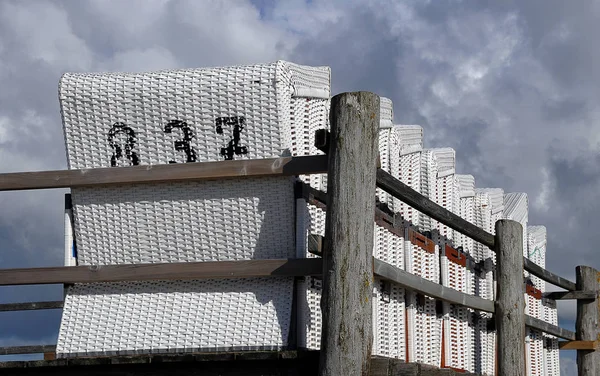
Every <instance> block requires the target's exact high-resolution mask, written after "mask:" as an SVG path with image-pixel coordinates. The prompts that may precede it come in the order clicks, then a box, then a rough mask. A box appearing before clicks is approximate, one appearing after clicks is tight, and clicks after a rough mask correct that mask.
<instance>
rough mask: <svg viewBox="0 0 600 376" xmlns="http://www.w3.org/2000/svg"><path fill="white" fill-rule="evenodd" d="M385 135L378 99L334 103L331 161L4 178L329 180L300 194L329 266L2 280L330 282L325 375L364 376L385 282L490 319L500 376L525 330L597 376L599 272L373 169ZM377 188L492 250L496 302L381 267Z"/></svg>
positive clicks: (73, 181)
mask: <svg viewBox="0 0 600 376" xmlns="http://www.w3.org/2000/svg"><path fill="white" fill-rule="evenodd" d="M378 127H379V97H377V96H376V95H374V94H371V93H364V92H361V93H344V94H340V95H338V96H336V97H334V98H333V99H332V108H331V133H329V132H323V131H322V132H317V134H316V137H315V144H316V145H317V147H319V148H320V149H321V150H323V151H325V152H326V154H327V155H321V156H308V157H287V158H273V159H262V160H240V161H223V162H206V163H186V164H171V165H164V166H134V167H121V168H99V169H84V170H68V171H44V172H26V173H7V174H0V191H9V190H33V189H47V188H63V187H82V186H99V185H102V186H105V185H110V184H132V183H147V182H165V181H175V180H178V181H181V180H208V179H228V178H242V177H259V176H294V175H306V174H315V173H325V172H327V173H328V182H327V187H328V193H327V194H324V193H322V192H319V191H315V190H312V189H311V188H310V187H308V186H306V185H303V186H302V189H303V194H304V195H305V197H307V198H309V199H311V200H319V201H320V202H321V203H323V204H325V203H327V204H328V205H327V209H328V210H327V225H326V231H325V238H324V239H323V238H321V237H317V236H311V238H310V242H309V244H310V251H311V252H313V253H316V254H320V255H322V256H323V257H322V258H316V259H284V260H248V261H224V262H189V263H162V264H141V265H140V264H136V265H93V266H70V267H47V268H25V269H0V286H6V285H34V284H72V283H92V282H117V281H134V280H135V281H148V280H175V279H177V280H184V279H194V280H198V279H204V278H246V277H268V276H316V275H322V277H323V301H322V307H323V332H322V342H321V349H322V350H321V355H320V356H321V359H320V371H319V373H320V375H367V374H369V367H370V364H371V363H370V361H371V344H372V337H373V335H372V317H371V315H372V310H371V304H372V303H371V294H372V287H373V286H372V285H373V276H377V277H379V278H382V279H385V280H387V281H390V282H392V283H396V284H398V285H399V286H401V287H403V288H406V289H408V290H412V291H415V292H418V293H421V294H424V295H427V296H429V297H431V298H435V299H439V300H442V301H446V302H449V303H452V304H457V305H460V306H463V307H468V308H471V309H474V310H477V311H484V312H489V313H493V314H494V315H495V324H496V330H497V333H498V336H497V373H498V374H499V375H524V374H525V364H524V358H525V357H524V352H525V347H524V346H525V327H526V326H528V327H530V328H533V329H536V330H539V331H542V332H544V333H547V334H550V335H553V336H556V337H558V338H560V339H562V340H563V341H561V342H560V345H559V346H560V348H561V349H563V350H567V349H569V350H577V364H578V370H579V375H580V376H592V375H594V376H595V375H597V374H598V372H600V364H598V365H596V363H599V360H600V356H599V355H598V353H596V352H595V350H596V349H597V348H598V344H599V337H598V326H597V325H598V321H599V316H598V313H599V307H598V303H599V302H600V300H598V279H599V278H600V274H599V273H598V271H597V270H595V269H593V268H591V267H587V266H579V267H577V270H576V272H577V280H576V282H572V281H569V280H567V279H565V278H562V277H560V276H558V275H555V274H554V273H552V272H550V271H548V270H545V269H543V268H541V267H539V266H537V265H535V264H534V263H532V262H531V261H529V260H528V259H526V258H524V257H523V249H522V248H523V241H522V236H523V235H522V234H523V231H522V228H521V225H520V224H519V223H517V222H514V221H510V220H500V221H498V222H497V223H496V234H495V235H492V234H490V233H488V232H486V231H484V230H483V229H481V228H479V227H477V226H475V225H473V224H472V223H470V222H468V221H466V220H465V219H463V218H461V217H459V216H457V215H456V214H453V213H451V212H450V211H448V210H446V209H444V208H442V207H441V206H439V205H437V204H436V203H434V202H433V201H431V200H430V199H428V198H427V197H424V196H422V195H420V194H419V193H418V192H416V191H414V190H413V189H411V188H410V187H408V186H407V185H405V184H404V183H402V182H400V181H399V180H397V179H395V178H394V177H392V176H391V175H390V174H389V173H387V172H385V171H383V170H381V169H379V168H377V166H378V158H377V132H378ZM376 186H377V187H379V188H381V189H383V190H384V191H386V192H388V193H390V194H391V195H393V196H394V197H396V198H398V199H400V200H402V201H403V202H405V203H407V204H408V205H410V206H412V207H413V208H415V209H416V210H418V211H420V212H422V213H424V214H426V215H428V216H430V217H431V218H433V219H435V220H437V221H439V222H440V223H442V224H444V225H446V226H448V227H450V228H452V229H454V230H456V231H458V232H460V233H461V234H464V235H466V236H468V237H471V238H472V239H474V240H475V241H477V242H479V243H481V244H483V245H485V246H487V247H489V248H490V249H492V250H493V251H494V252H495V253H496V260H497V265H496V275H497V291H498V292H497V300H496V301H491V300H486V299H483V298H480V297H477V296H472V295H468V294H465V293H462V292H459V291H457V290H453V289H451V288H448V287H444V286H442V285H440V284H437V283H434V282H431V281H428V280H425V279H423V278H421V277H418V276H415V275H413V274H410V273H408V272H406V271H404V270H402V269H399V268H397V267H394V266H392V265H390V264H388V263H385V262H382V261H380V260H377V259H374V258H373V257H372V256H371V255H372V250H373V217H374V216H375V219H376V220H385V221H387V223H388V224H391V225H392V226H394V224H395V221H394V220H393V219H394V218H393V217H391V216H389V214H387V213H384V212H382V211H380V210H378V209H376V208H375V187H376ZM357 214H359V215H357ZM3 252H6V250H3ZM524 271H528V272H529V273H531V274H532V275H535V276H537V277H539V278H541V279H542V280H544V281H546V282H549V283H551V284H553V285H556V286H558V287H560V288H563V289H565V290H566V291H564V292H550V293H545V294H544V297H545V298H546V299H553V300H559V299H560V300H564V299H576V300H577V321H576V332H572V331H569V330H566V329H564V328H560V327H558V326H555V325H551V324H549V323H546V322H543V321H541V320H539V319H536V318H533V317H530V316H527V315H525V313H524V311H525V310H524V309H525V301H524V295H523V292H524V287H523V286H524V285H523V275H524V274H523V273H524ZM62 305H63V302H61V301H50V302H32V303H13V304H0V311H20V310H38V309H59V308H61V307H62ZM54 350H55V346H52V345H41V346H21V347H3V348H0V355H10V354H24V353H40V352H43V353H49V352H53V351H54Z"/></svg>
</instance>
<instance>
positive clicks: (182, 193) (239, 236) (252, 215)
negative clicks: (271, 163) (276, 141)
mask: <svg viewBox="0 0 600 376" xmlns="http://www.w3.org/2000/svg"><path fill="white" fill-rule="evenodd" d="M248 192H252V193H251V194H249V193H248ZM293 193H294V192H293V181H292V179H291V178H252V179H236V180H220V181H205V182H185V183H173V184H170V183H163V184H153V185H151V186H145V185H144V186H142V185H127V186H114V187H106V188H102V189H96V188H80V189H78V190H74V191H73V202H74V203H76V205H75V206H74V210H75V237H76V239H77V250H78V261H79V264H82V265H88V264H124V263H151V262H185V261H223V260H244V259H246V260H248V259H268V258H288V257H293V255H294V197H293Z"/></svg>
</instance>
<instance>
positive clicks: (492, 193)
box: [473, 188, 504, 375]
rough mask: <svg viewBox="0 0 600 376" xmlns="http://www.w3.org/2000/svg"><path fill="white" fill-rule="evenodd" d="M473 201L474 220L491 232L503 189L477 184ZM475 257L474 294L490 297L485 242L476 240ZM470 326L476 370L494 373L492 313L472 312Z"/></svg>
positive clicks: (490, 264)
mask: <svg viewBox="0 0 600 376" xmlns="http://www.w3.org/2000/svg"><path fill="white" fill-rule="evenodd" d="M474 201H475V210H474V212H475V224H476V225H477V226H479V227H481V228H483V229H484V230H486V231H487V232H489V233H491V234H494V233H495V232H496V229H495V224H496V221H497V220H498V219H501V218H502V212H503V210H504V191H503V190H502V189H500V188H477V189H475V200H474ZM474 259H475V262H476V263H477V264H478V266H479V268H478V270H477V272H476V273H473V276H474V281H473V285H474V289H475V295H477V296H480V297H482V298H484V299H489V300H493V299H494V298H495V283H494V265H495V260H496V257H495V254H494V252H492V251H491V250H490V249H489V248H487V247H486V246H484V245H482V244H479V243H476V244H475V253H474ZM473 326H474V332H475V333H474V334H475V337H474V339H473V342H474V347H475V372H476V373H480V374H484V375H493V374H494V372H495V366H496V333H495V331H494V329H493V317H492V315H491V314H489V313H485V312H477V313H474V315H473Z"/></svg>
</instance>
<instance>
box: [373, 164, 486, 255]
mask: <svg viewBox="0 0 600 376" xmlns="http://www.w3.org/2000/svg"><path fill="white" fill-rule="evenodd" d="M377 186H378V187H379V188H381V189H383V190H384V191H386V192H387V193H389V194H391V195H392V196H394V197H396V198H398V199H399V200H401V201H403V202H405V203H406V204H408V205H410V206H411V207H413V208H415V209H416V210H418V211H420V212H421V213H423V214H425V215H428V216H430V217H431V218H433V219H435V220H437V221H439V222H441V223H442V224H444V225H446V226H448V227H450V228H451V229H453V230H456V231H458V232H460V233H461V234H463V235H466V236H468V237H470V238H471V239H474V240H475V241H477V242H479V243H481V244H483V245H486V246H488V247H490V248H492V249H493V247H494V235H492V234H490V233H489V232H487V231H485V230H483V229H482V228H479V227H477V226H475V225H474V224H472V223H471V222H469V221H467V220H465V219H463V218H461V217H459V216H458V215H456V214H454V213H452V212H450V211H449V210H447V209H445V208H443V207H441V206H440V205H438V204H436V203H435V202H433V201H431V200H430V199H428V198H427V197H425V196H423V195H421V194H420V193H419V192H417V191H415V190H414V189H412V188H411V187H409V186H408V185H406V184H404V183H403V182H401V181H400V180H398V179H396V178H394V177H393V176H392V175H390V174H389V173H387V172H386V171H384V170H382V169H378V170H377Z"/></svg>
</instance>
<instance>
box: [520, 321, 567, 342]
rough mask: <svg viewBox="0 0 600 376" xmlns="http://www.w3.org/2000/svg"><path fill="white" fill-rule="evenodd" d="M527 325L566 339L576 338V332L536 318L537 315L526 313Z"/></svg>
mask: <svg viewBox="0 0 600 376" xmlns="http://www.w3.org/2000/svg"><path fill="white" fill-rule="evenodd" d="M525 325H526V326H528V327H530V328H531V329H535V330H539V331H541V332H544V333H546V334H550V335H553V336H555V337H558V338H562V339H566V340H568V341H574V340H575V333H574V332H572V331H570V330H567V329H563V328H561V327H559V326H556V325H552V324H550V323H547V322H545V321H542V320H540V319H536V318H535V317H531V316H528V315H525Z"/></svg>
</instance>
